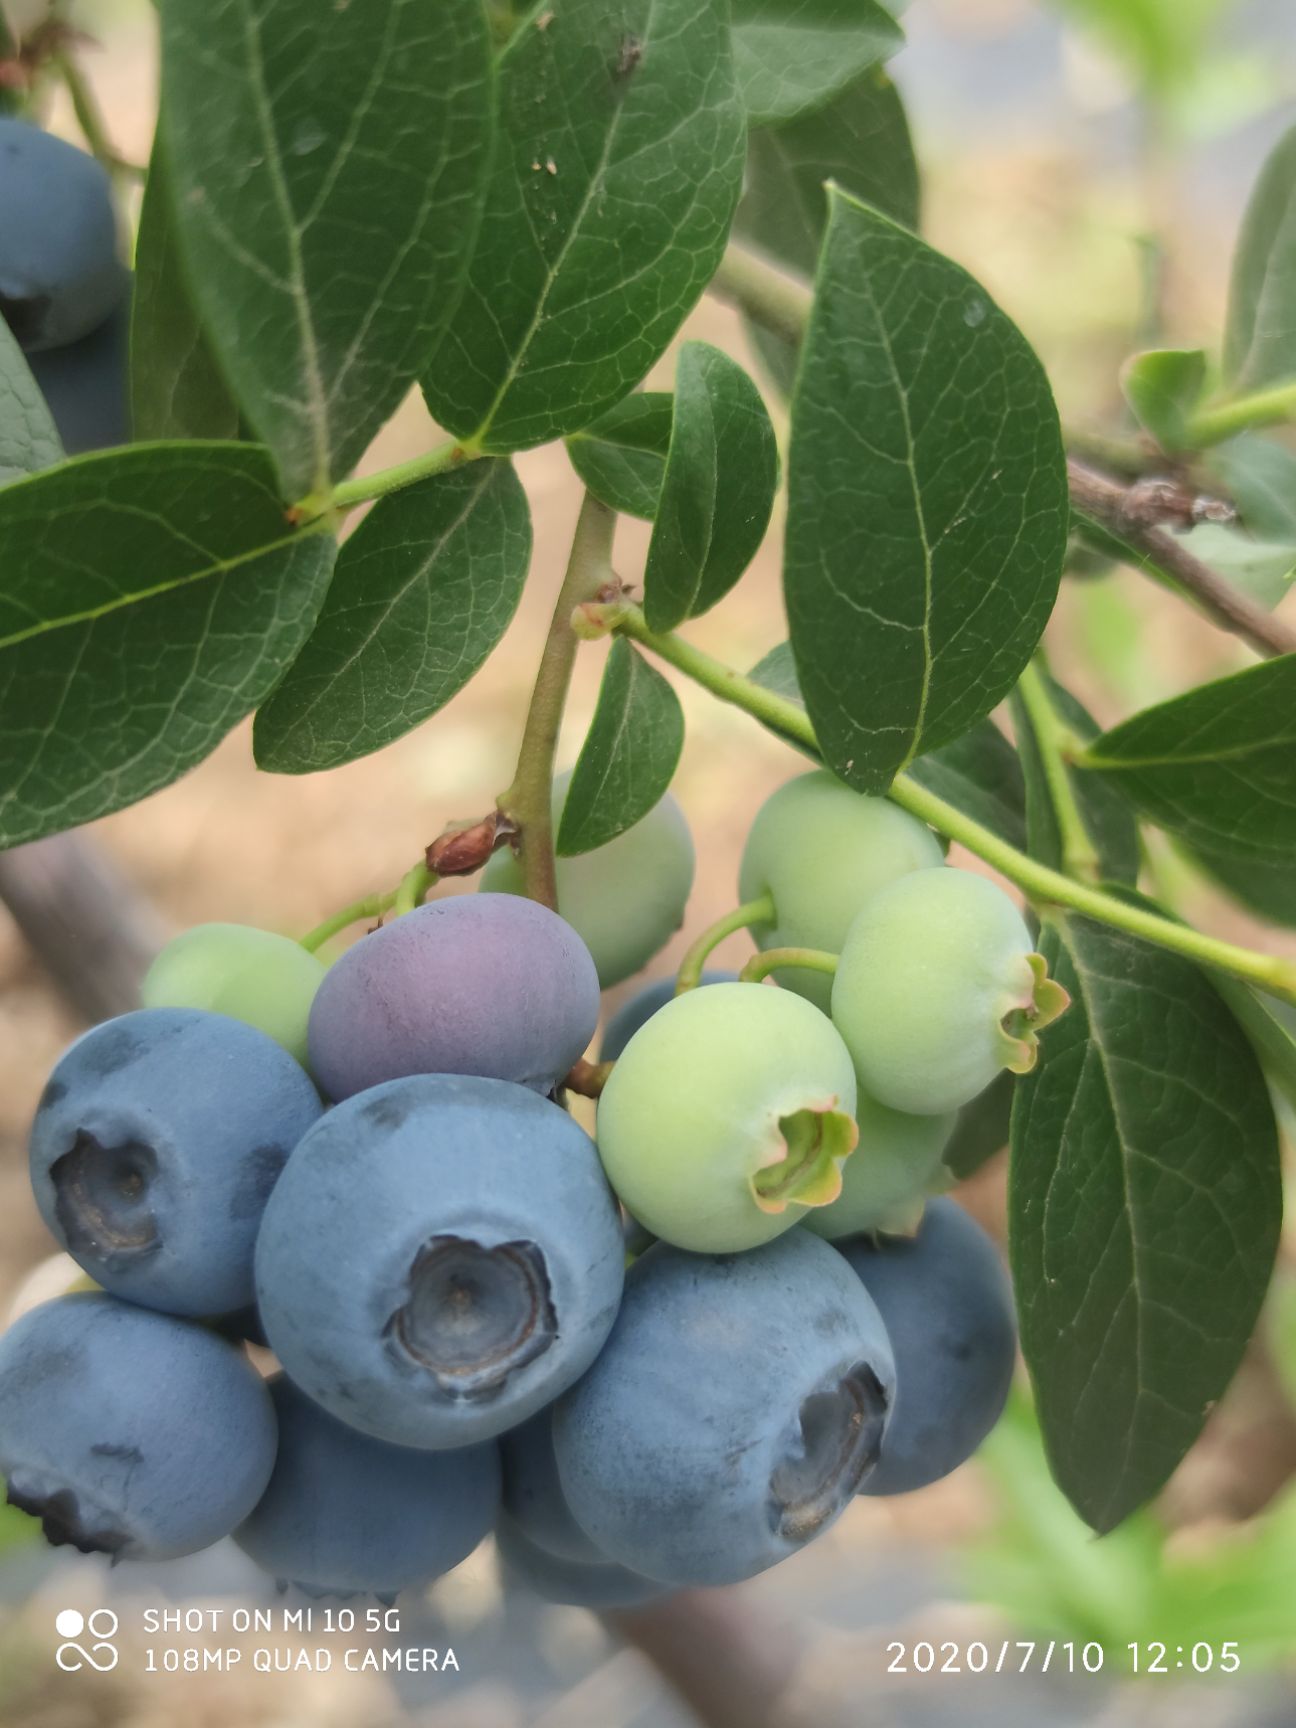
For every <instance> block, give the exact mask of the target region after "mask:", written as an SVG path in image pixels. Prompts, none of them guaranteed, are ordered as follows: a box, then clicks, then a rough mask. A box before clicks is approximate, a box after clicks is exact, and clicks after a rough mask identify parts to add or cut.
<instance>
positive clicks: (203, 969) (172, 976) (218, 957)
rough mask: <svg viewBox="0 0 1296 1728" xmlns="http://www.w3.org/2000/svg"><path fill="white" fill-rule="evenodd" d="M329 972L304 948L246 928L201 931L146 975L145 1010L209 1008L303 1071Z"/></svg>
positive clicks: (201, 927)
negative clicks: (314, 1009)
mask: <svg viewBox="0 0 1296 1728" xmlns="http://www.w3.org/2000/svg"><path fill="white" fill-rule="evenodd" d="M324 973H325V967H324V965H323V964H322V962H321V961H319V960H317V959H316V958H315V956H314V955H313V954H308V953H307V952H306V950H305V949H304V948H303V947H302V945H301V943H300V942H294V941H293V939H292V938H291V937H290V936H279V935H276V934H275V932H274V931H272V930H257V929H255V928H253V927H252V926H251V925H248V924H197V925H195V926H194V928H193V929H192V930H185V931H182V932H181V934H180V935H179V936H176V937H173V938H172V940H171V941H170V942H168V943H167V945H166V947H165V948H163V950H162V952H161V953H160V954H159V955H158V956H157V958H156V959H155V960H154V962H153V964H152V965H151V966H150V967H149V969H148V972H147V973H146V974H145V977H144V983H143V986H142V987H141V991H140V994H141V995H142V996H143V999H144V1005H145V1007H146V1008H210V1009H212V1010H213V1011H214V1012H215V1013H217V1014H228V1015H230V1016H231V1018H233V1019H235V1020H243V1021H245V1022H246V1023H247V1025H249V1026H255V1027H257V1028H258V1030H259V1031H262V1032H264V1033H265V1034H266V1036H267V1037H269V1038H273V1039H274V1041H275V1043H276V1044H282V1046H283V1047H284V1049H285V1050H286V1051H287V1052H288V1054H289V1055H290V1056H295V1057H296V1058H297V1060H298V1061H299V1062H300V1063H302V1064H303V1065H305V1062H306V1059H307V1049H306V1025H307V1021H308V1020H309V1018H310V1010H311V1003H312V1002H313V1001H314V1000H315V995H316V992H317V991H318V990H319V987H320V985H321V984H322V983H323V982H324Z"/></svg>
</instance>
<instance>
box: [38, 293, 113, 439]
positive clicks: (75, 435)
mask: <svg viewBox="0 0 1296 1728" xmlns="http://www.w3.org/2000/svg"><path fill="white" fill-rule="evenodd" d="M126 274H127V272H123V276H125V275H126ZM130 326H131V308H130V300H129V298H124V299H123V300H122V302H121V304H120V305H119V306H118V307H117V309H116V311H115V312H112V313H110V314H109V316H108V319H107V321H106V322H105V323H103V324H101V325H100V326H99V328H98V329H97V330H92V331H91V332H90V334H89V335H88V336H83V337H82V338H81V340H80V341H79V342H71V343H69V344H68V346H67V347H66V348H45V349H42V350H41V352H40V353H39V354H29V355H28V356H27V360H28V364H29V365H30V367H31V370H32V376H33V377H34V378H35V380H36V382H37V384H39V385H40V389H41V394H42V395H43V396H44V398H45V401H46V404H47V406H48V408H49V411H50V414H51V415H52V417H53V420H54V424H55V426H56V427H57V428H58V435H59V438H60V440H61V442H62V445H63V448H64V450H66V451H67V453H68V455H69V456H84V455H86V454H88V453H89V452H90V451H92V450H108V449H111V448H112V447H113V446H115V445H118V444H128V443H129V442H130V407H129V403H128V401H127V395H128V390H129V371H130Z"/></svg>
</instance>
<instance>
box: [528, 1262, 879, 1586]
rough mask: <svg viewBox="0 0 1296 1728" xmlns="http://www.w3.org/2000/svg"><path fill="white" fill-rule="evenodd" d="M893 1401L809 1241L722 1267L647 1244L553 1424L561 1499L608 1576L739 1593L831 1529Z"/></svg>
mask: <svg viewBox="0 0 1296 1728" xmlns="http://www.w3.org/2000/svg"><path fill="white" fill-rule="evenodd" d="M861 1297H863V1300H862V1301H861V1300H860V1298H861ZM893 1388H894V1369H893V1364H892V1358H891V1347H890V1344H889V1343H888V1341H887V1336H886V1331H885V1328H884V1327H883V1324H882V1320H881V1317H880V1315H879V1314H878V1311H877V1309H876V1307H875V1306H874V1304H873V1302H872V1300H871V1299H870V1298H869V1297H868V1296H867V1294H866V1292H865V1291H864V1288H863V1286H862V1284H861V1283H860V1281H859V1279H858V1278H856V1277H855V1276H854V1274H853V1273H852V1272H851V1269H850V1267H849V1266H848V1265H847V1264H846V1262H845V1261H844V1260H843V1259H842V1257H841V1255H840V1254H838V1253H837V1251H836V1250H835V1249H834V1248H831V1247H830V1246H829V1245H828V1243H826V1242H823V1241H821V1240H820V1239H819V1237H817V1236H812V1235H810V1234H809V1233H808V1232H807V1231H803V1230H794V1231H792V1232H791V1234H790V1235H787V1236H780V1237H779V1238H778V1239H777V1240H776V1241H774V1242H770V1243H768V1244H766V1246H764V1247H763V1248H756V1249H753V1250H752V1251H751V1252H750V1253H747V1254H738V1255H732V1256H723V1257H710V1256H703V1255H696V1254H686V1253H683V1252H682V1251H681V1250H679V1249H676V1248H669V1247H667V1246H666V1245H665V1244H658V1246H656V1247H655V1248H650V1249H649V1250H648V1252H647V1253H646V1254H645V1255H644V1256H643V1257H642V1258H641V1259H640V1260H638V1261H636V1263H635V1265H634V1266H633V1267H632V1268H631V1271H630V1273H629V1276H628V1278H627V1280H626V1292H625V1299H624V1301H623V1303H622V1307H621V1313H620V1315H619V1317H618V1319H617V1323H616V1326H615V1327H614V1328H613V1331H612V1336H611V1337H610V1338H609V1340H608V1342H607V1345H606V1347H605V1348H604V1350H603V1352H602V1354H601V1355H600V1356H599V1359H598V1361H597V1362H596V1363H595V1364H594V1366H593V1367H592V1368H591V1369H590V1371H589V1373H588V1374H586V1375H585V1377H584V1378H583V1379H582V1380H581V1381H579V1382H578V1384H577V1385H576V1386H574V1387H573V1388H572V1389H571V1391H570V1392H568V1393H566V1394H565V1396H564V1397H563V1398H561V1399H560V1400H559V1402H558V1404H557V1406H556V1408H555V1411H554V1450H555V1454H556V1457H557V1460H558V1472H559V1476H560V1479H561V1482H562V1487H563V1492H564V1494H565V1496H566V1499H567V1503H568V1505H569V1506H570V1507H571V1508H572V1511H573V1513H574V1514H575V1516H576V1518H577V1520H578V1522H579V1524H580V1527H581V1528H582V1529H583V1530H585V1531H586V1532H587V1534H588V1535H589V1537H590V1539H591V1540H592V1541H593V1542H594V1543H595V1544H596V1546H597V1547H599V1548H600V1549H602V1551H603V1553H604V1554H606V1555H607V1557H608V1558H609V1559H610V1560H613V1561H615V1562H617V1563H618V1564H619V1565H622V1566H626V1567H628V1568H629V1569H630V1570H631V1571H634V1572H639V1573H642V1574H643V1575H644V1576H646V1577H649V1578H657V1579H660V1580H661V1581H662V1582H663V1583H667V1584H681V1585H683V1584H731V1583H736V1582H737V1581H738V1580H739V1579H742V1578H750V1577H751V1576H753V1575H754V1574H755V1573H757V1572H762V1571H764V1570H765V1568H766V1567H769V1566H773V1565H775V1564H776V1563H777V1562H778V1561H780V1560H783V1559H786V1558H787V1556H788V1555H790V1554H794V1553H796V1551H797V1550H798V1549H800V1548H802V1547H804V1546H805V1544H806V1543H807V1542H809V1541H811V1540H812V1539H813V1538H814V1537H815V1536H817V1535H819V1534H820V1532H821V1531H823V1530H825V1529H827V1528H828V1526H829V1525H830V1524H831V1523H832V1522H833V1521H834V1520H835V1519H836V1518H837V1516H838V1514H839V1513H840V1512H841V1511H842V1510H843V1509H844V1508H845V1506H846V1505H847V1504H848V1502H849V1501H850V1499H851V1496H852V1495H853V1494H854V1493H855V1492H856V1490H857V1489H858V1488H859V1486H860V1484H861V1482H863V1481H864V1479H865V1478H866V1477H867V1475H868V1472H869V1471H870V1470H871V1469H872V1468H873V1466H874V1465H875V1464H876V1462H877V1458H878V1454H879V1450H880V1448H881V1447H882V1446H883V1445H884V1439H883V1436H884V1431H885V1426H886V1416H887V1410H888V1408H889V1406H890V1403H891V1397H892V1392H893Z"/></svg>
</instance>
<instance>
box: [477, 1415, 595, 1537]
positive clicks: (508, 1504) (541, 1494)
mask: <svg viewBox="0 0 1296 1728" xmlns="http://www.w3.org/2000/svg"><path fill="white" fill-rule="evenodd" d="M500 1461H501V1463H502V1465H503V1468H504V1497H503V1506H504V1511H505V1513H506V1514H507V1515H508V1517H509V1518H510V1520H511V1521H512V1523H513V1526H514V1528H515V1529H516V1530H518V1531H519V1532H520V1534H521V1535H523V1536H524V1537H526V1539H527V1540H528V1541H529V1542H532V1543H534V1544H535V1546H536V1547H537V1548H542V1549H544V1550H545V1551H546V1552H547V1553H549V1554H554V1555H557V1556H558V1557H559V1558H560V1559H563V1560H581V1561H600V1560H602V1559H603V1555H602V1554H600V1552H599V1550H598V1547H597V1545H596V1544H595V1543H593V1542H591V1541H590V1539H589V1537H588V1536H587V1535H586V1534H585V1532H584V1531H583V1530H582V1529H581V1527H580V1525H579V1524H578V1523H577V1522H576V1518H575V1516H574V1514H573V1512H572V1509H571V1507H570V1506H569V1505H568V1504H567V1500H566V1496H565V1495H564V1494H563V1491H562V1482H561V1481H560V1480H559V1476H558V1461H557V1459H556V1458H555V1457H554V1444H553V1408H552V1406H550V1407H549V1408H548V1409H546V1410H540V1411H538V1412H537V1413H536V1415H534V1416H532V1417H530V1418H529V1419H528V1420H527V1421H526V1422H523V1423H522V1424H521V1426H520V1427H518V1428H514V1429H513V1430H512V1432H511V1433H508V1434H505V1435H504V1436H503V1438H502V1439H501V1441H500Z"/></svg>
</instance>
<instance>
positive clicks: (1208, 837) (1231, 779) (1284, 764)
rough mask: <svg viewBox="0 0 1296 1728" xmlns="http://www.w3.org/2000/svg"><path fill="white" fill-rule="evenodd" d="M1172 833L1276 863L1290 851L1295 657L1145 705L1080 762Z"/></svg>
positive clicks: (1294, 827)
mask: <svg viewBox="0 0 1296 1728" xmlns="http://www.w3.org/2000/svg"><path fill="white" fill-rule="evenodd" d="M1080 766H1081V767H1082V768H1084V769H1086V770H1088V771H1092V772H1093V773H1095V774H1100V775H1102V777H1103V778H1104V779H1105V780H1107V781H1108V783H1109V784H1110V785H1112V786H1115V787H1117V788H1118V789H1119V790H1120V792H1121V793H1122V795H1123V796H1124V797H1126V798H1128V799H1129V800H1130V802H1131V803H1133V804H1136V805H1137V806H1138V807H1139V809H1141V810H1142V811H1143V813H1144V814H1145V815H1146V816H1147V817H1149V818H1150V819H1151V820H1152V821H1153V822H1155V823H1157V824H1158V825H1159V826H1160V827H1162V828H1165V829H1166V830H1167V831H1168V832H1170V833H1171V834H1177V835H1180V836H1182V837H1183V838H1184V839H1185V840H1188V841H1190V842H1191V843H1193V844H1194V845H1200V846H1201V847H1203V848H1204V849H1205V850H1206V851H1208V852H1212V853H1215V854H1224V855H1226V856H1228V857H1231V858H1239V859H1249V860H1251V861H1253V862H1255V863H1260V864H1269V865H1283V864H1285V863H1287V862H1289V861H1290V859H1291V857H1292V852H1293V848H1296V654H1285V655H1282V656H1281V657H1280V658H1278V659H1276V660H1266V661H1265V662H1263V664H1261V665H1259V666H1250V667H1248V668H1247V670H1246V671H1245V672H1237V673H1234V674H1233V676H1232V677H1230V678H1220V679H1218V680H1217V681H1216V682H1215V683H1213V684H1204V685H1202V686H1200V687H1199V688H1198V689H1196V690H1190V691H1189V692H1188V694H1187V695H1186V696H1176V697H1175V698H1174V699H1173V700H1172V701H1169V702H1162V703H1159V704H1158V705H1157V706H1156V707H1155V708H1145V709H1144V710H1143V712H1142V713H1141V714H1135V715H1134V716H1133V717H1132V718H1131V719H1129V720H1126V721H1124V722H1123V723H1122V724H1121V725H1120V726H1117V727H1115V728H1114V729H1113V730H1112V731H1110V732H1105V733H1104V734H1103V735H1102V737H1100V738H1099V739H1097V740H1096V742H1095V743H1094V744H1093V745H1092V746H1091V747H1090V749H1089V750H1087V751H1086V752H1085V754H1084V756H1083V757H1081V759H1080Z"/></svg>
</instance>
